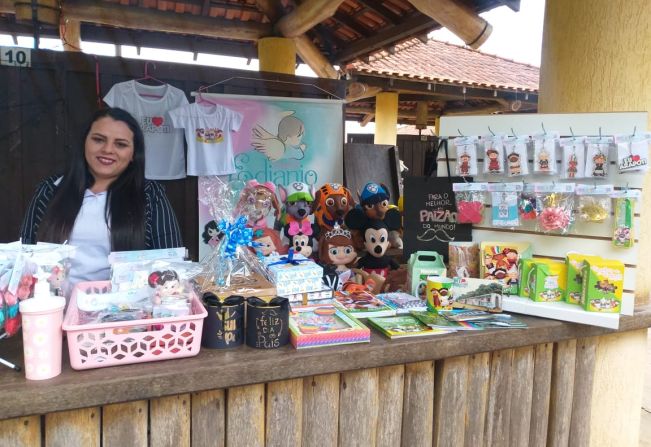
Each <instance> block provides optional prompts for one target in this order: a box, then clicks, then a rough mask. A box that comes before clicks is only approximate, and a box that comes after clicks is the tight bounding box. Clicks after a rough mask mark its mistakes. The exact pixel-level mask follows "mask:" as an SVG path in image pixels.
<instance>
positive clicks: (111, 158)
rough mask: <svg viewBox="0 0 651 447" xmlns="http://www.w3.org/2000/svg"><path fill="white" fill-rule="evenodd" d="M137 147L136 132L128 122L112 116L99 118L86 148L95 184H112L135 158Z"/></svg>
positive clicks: (89, 136) (106, 186) (89, 134)
mask: <svg viewBox="0 0 651 447" xmlns="http://www.w3.org/2000/svg"><path fill="white" fill-rule="evenodd" d="M133 150H134V148H133V132H131V129H129V126H127V124H126V123H124V122H122V121H116V120H114V119H113V118H111V117H108V116H105V117H103V118H100V119H98V120H97V121H95V122H94V123H93V124H92V126H91V128H90V132H88V135H87V136H86V142H85V150H84V154H85V157H86V163H87V164H88V169H89V171H90V173H91V174H92V175H93V178H94V179H95V185H94V186H97V187H99V189H105V188H108V186H109V185H110V184H111V183H112V182H113V181H114V180H115V179H117V178H118V177H119V176H120V175H121V174H122V173H123V172H124V171H125V169H127V167H128V166H129V163H131V161H132V160H133ZM93 189H95V188H93Z"/></svg>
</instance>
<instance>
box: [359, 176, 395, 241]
mask: <svg viewBox="0 0 651 447" xmlns="http://www.w3.org/2000/svg"><path fill="white" fill-rule="evenodd" d="M358 195H359V201H360V206H359V207H356V208H355V210H353V211H351V212H352V213H354V214H358V213H359V212H360V209H361V210H362V211H363V212H364V214H366V217H368V218H369V219H371V220H382V221H383V220H385V219H388V220H389V221H390V222H393V223H395V222H400V224H399V225H398V228H395V229H394V225H393V224H391V225H389V226H391V229H390V230H389V243H390V245H391V247H393V248H402V238H401V237H400V231H399V230H400V227H401V226H402V216H401V213H400V210H399V209H398V207H397V206H395V205H391V204H390V203H389V199H390V198H391V196H390V194H389V188H387V187H386V185H383V184H382V183H367V184H366V185H364V189H363V190H362V192H361V194H358ZM361 239H362V238H360V237H359V236H358V237H356V240H355V242H356V245H357V246H358V247H359V248H361V247H362V245H363V242H362V240H361Z"/></svg>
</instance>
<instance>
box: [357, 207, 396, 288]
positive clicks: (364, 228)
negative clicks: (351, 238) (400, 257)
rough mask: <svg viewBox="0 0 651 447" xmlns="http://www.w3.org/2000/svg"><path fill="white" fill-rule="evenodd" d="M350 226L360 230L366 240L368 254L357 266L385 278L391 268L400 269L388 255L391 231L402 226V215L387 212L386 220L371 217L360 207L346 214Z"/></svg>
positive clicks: (365, 246)
mask: <svg viewBox="0 0 651 447" xmlns="http://www.w3.org/2000/svg"><path fill="white" fill-rule="evenodd" d="M345 220H346V225H347V226H348V228H351V229H355V230H360V231H361V233H362V236H363V240H364V248H365V249H366V255H364V256H363V257H362V258H360V259H359V261H357V267H358V268H361V269H362V270H364V271H366V272H368V273H376V274H378V275H380V276H382V277H384V278H386V277H387V276H388V274H389V270H396V269H398V267H399V265H398V263H397V262H396V261H395V259H393V258H392V257H390V256H387V255H386V251H387V249H388V248H389V231H392V230H397V229H398V228H400V215H399V214H393V213H392V214H387V215H386V216H385V217H384V220H378V219H369V217H368V216H367V215H366V214H365V213H364V211H362V210H361V209H360V208H356V209H354V210H351V211H350V212H349V213H348V214H347V215H346V219H345Z"/></svg>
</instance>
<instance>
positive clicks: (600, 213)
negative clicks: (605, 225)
mask: <svg viewBox="0 0 651 447" xmlns="http://www.w3.org/2000/svg"><path fill="white" fill-rule="evenodd" d="M614 191H615V187H614V186H613V185H576V196H577V202H578V205H577V214H578V219H579V220H580V221H582V222H596V223H602V222H604V221H605V220H606V219H607V218H609V217H610V212H611V199H610V196H611V195H612V194H613V192H614Z"/></svg>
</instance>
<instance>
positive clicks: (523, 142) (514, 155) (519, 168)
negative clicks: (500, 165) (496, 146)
mask: <svg viewBox="0 0 651 447" xmlns="http://www.w3.org/2000/svg"><path fill="white" fill-rule="evenodd" d="M528 139H529V137H528V136H519V137H509V138H506V139H504V152H505V153H506V175H507V176H509V177H520V176H524V175H529V160H528V158H527V140H528Z"/></svg>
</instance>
